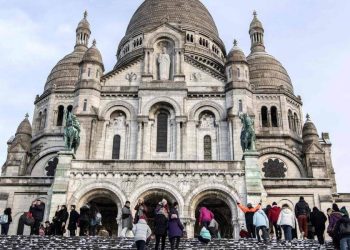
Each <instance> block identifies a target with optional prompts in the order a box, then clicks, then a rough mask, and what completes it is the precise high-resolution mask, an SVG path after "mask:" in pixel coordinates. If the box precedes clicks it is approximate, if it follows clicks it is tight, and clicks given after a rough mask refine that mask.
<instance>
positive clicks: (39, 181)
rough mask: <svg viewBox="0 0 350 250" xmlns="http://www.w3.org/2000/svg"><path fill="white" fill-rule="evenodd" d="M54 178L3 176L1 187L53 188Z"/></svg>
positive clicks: (0, 178) (0, 181)
mask: <svg viewBox="0 0 350 250" xmlns="http://www.w3.org/2000/svg"><path fill="white" fill-rule="evenodd" d="M53 180H54V177H33V176H11V177H10V176H1V177H0V186H51V184H52V183H53Z"/></svg>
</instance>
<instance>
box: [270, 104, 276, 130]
mask: <svg viewBox="0 0 350 250" xmlns="http://www.w3.org/2000/svg"><path fill="white" fill-rule="evenodd" d="M271 123H272V127H278V114H277V108H276V107H275V106H273V107H271Z"/></svg>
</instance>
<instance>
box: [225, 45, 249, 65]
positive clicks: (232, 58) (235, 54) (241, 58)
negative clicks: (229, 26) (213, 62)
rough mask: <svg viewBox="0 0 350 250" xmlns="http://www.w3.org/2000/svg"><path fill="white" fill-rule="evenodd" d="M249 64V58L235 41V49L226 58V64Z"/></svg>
mask: <svg viewBox="0 0 350 250" xmlns="http://www.w3.org/2000/svg"><path fill="white" fill-rule="evenodd" d="M241 62H245V63H247V58H246V56H245V54H244V52H243V51H242V50H241V48H239V47H238V44H237V41H236V40H234V42H233V48H232V49H231V50H230V52H229V53H228V55H227V57H226V63H241Z"/></svg>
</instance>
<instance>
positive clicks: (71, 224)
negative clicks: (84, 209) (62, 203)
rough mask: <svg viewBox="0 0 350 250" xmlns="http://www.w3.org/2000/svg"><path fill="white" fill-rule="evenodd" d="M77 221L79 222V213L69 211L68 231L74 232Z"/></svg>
mask: <svg viewBox="0 0 350 250" xmlns="http://www.w3.org/2000/svg"><path fill="white" fill-rule="evenodd" d="M78 220H79V213H78V212H77V211H75V210H73V211H71V212H70V215H69V222H68V230H76V229H77V223H78Z"/></svg>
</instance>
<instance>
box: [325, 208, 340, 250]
mask: <svg viewBox="0 0 350 250" xmlns="http://www.w3.org/2000/svg"><path fill="white" fill-rule="evenodd" d="M342 217H343V214H342V213H341V212H340V209H339V207H338V205H337V204H336V203H334V204H333V205H332V212H331V214H330V215H329V220H328V222H329V224H328V227H327V233H328V235H329V236H330V237H331V238H332V240H333V243H335V245H336V246H338V245H337V243H338V242H339V241H338V240H337V238H336V235H335V234H334V229H335V225H336V224H337V222H338V221H339V220H340V219H341V218H342Z"/></svg>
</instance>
